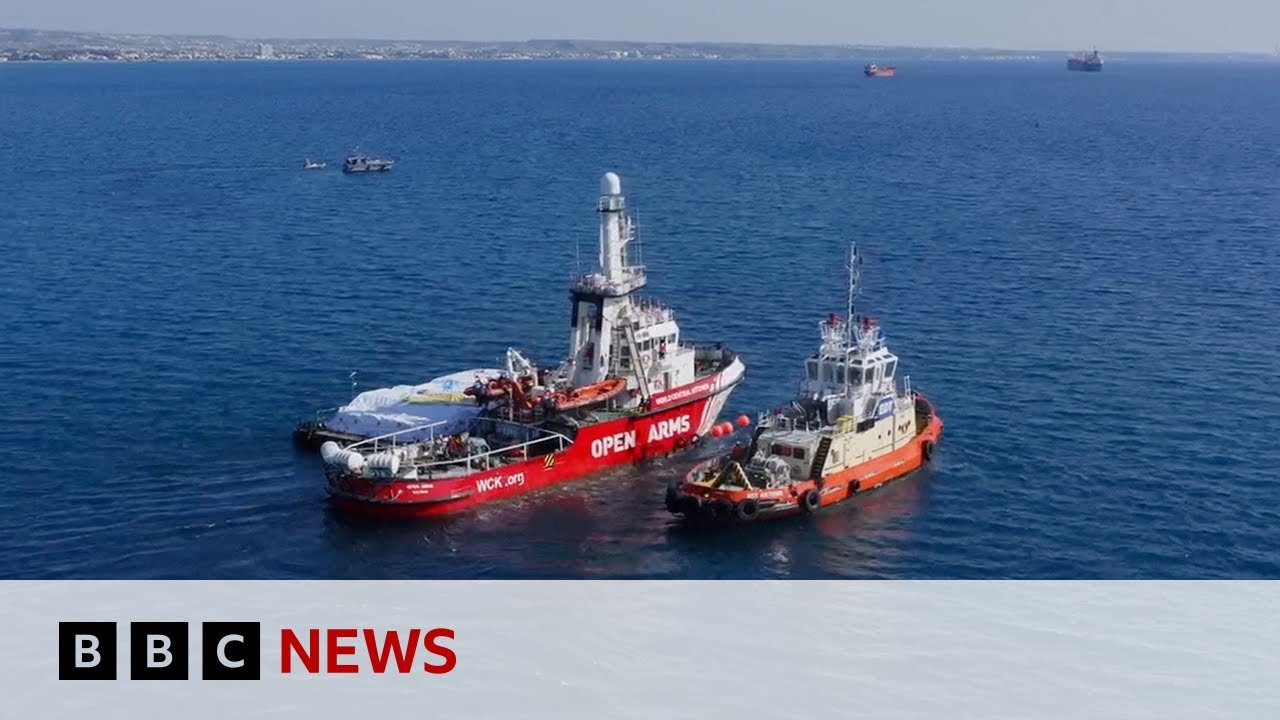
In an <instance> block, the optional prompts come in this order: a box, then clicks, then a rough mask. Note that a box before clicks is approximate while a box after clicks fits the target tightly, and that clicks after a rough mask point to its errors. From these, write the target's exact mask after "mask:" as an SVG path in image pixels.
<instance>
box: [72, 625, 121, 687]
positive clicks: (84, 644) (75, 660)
mask: <svg viewBox="0 0 1280 720" xmlns="http://www.w3.org/2000/svg"><path fill="white" fill-rule="evenodd" d="M58 679H59V680H115V679H116V624H115V623H114V622H60V623H58Z"/></svg>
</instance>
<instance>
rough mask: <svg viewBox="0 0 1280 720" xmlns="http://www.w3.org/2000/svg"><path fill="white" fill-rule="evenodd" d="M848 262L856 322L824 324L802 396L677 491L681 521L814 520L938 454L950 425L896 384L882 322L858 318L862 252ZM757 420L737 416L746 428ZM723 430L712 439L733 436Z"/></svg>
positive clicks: (673, 507)
mask: <svg viewBox="0 0 1280 720" xmlns="http://www.w3.org/2000/svg"><path fill="white" fill-rule="evenodd" d="M850 260H851V262H850V268H851V270H850V282H849V316H848V317H849V318H850V319H849V320H846V319H845V318H841V317H839V316H837V315H836V314H834V313H832V314H831V315H830V316H829V317H828V318H827V320H825V321H824V322H822V323H820V324H819V329H820V331H821V334H822V346H821V348H820V349H819V351H818V352H817V353H816V354H814V355H813V356H812V357H810V358H808V359H807V360H805V374H804V380H803V381H802V383H801V392H800V395H799V397H798V398H796V399H795V400H794V401H793V402H792V403H791V405H790V406H789V407H787V408H781V409H775V410H773V411H772V412H767V413H761V415H760V417H759V420H758V422H757V425H756V430H755V434H754V437H753V438H752V440H751V442H750V444H748V445H743V444H741V443H738V444H735V446H734V447H733V449H731V450H729V451H728V452H725V453H723V454H721V455H719V456H718V457H713V458H710V459H708V460H705V461H703V462H700V463H698V464H697V465H695V466H694V467H693V468H692V469H690V470H689V472H688V473H687V474H686V475H685V477H684V479H683V481H677V482H676V483H673V484H672V485H670V486H669V487H668V488H667V494H666V507H667V510H668V511H669V512H671V513H672V514H673V515H676V516H678V517H680V518H682V519H683V520H684V521H685V522H687V523H691V524H695V523H706V522H718V521H723V522H730V523H733V522H747V521H753V520H757V519H764V518H777V517H785V516H789V515H801V514H812V513H814V512H817V511H818V509H819V508H822V507H825V506H827V505H834V504H836V503H838V502H841V501H843V500H847V499H849V498H851V497H853V496H854V495H855V494H857V493H860V492H866V491H868V490H871V489H873V488H876V487H879V486H881V485H883V484H884V483H886V482H889V481H890V480H893V479H895V478H899V477H902V476H904V475H907V474H909V473H912V472H914V471H915V470H917V469H919V468H920V467H921V466H923V465H924V464H925V463H927V462H929V461H930V459H931V458H932V457H933V452H934V446H935V445H936V444H937V442H938V439H939V437H940V436H941V434H942V420H941V418H939V417H938V414H937V412H935V411H934V408H933V405H932V404H931V403H930V402H929V401H928V400H927V399H925V397H924V396H923V395H921V394H919V393H916V392H913V391H912V390H911V382H910V379H909V378H904V381H903V384H902V387H901V388H899V387H898V383H897V382H896V381H895V379H894V373H895V371H896V370H897V367H898V357H897V356H896V355H894V354H893V353H891V352H889V349H888V348H887V347H886V346H885V343H884V338H883V336H882V335H881V334H880V328H879V325H878V323H877V322H876V321H875V320H874V319H873V318H870V317H862V318H859V319H854V318H855V316H854V313H853V298H854V296H855V295H856V294H857V267H858V256H857V251H856V249H855V250H854V251H853V252H851V253H850ZM749 423H750V418H748V417H746V416H743V417H742V418H739V425H743V426H745V425H747V424H749ZM724 425H727V423H722V424H721V425H717V426H716V430H714V431H713V434H714V435H717V436H720V435H724V434H726V432H733V427H732V425H729V427H728V428H725V427H723V426H724Z"/></svg>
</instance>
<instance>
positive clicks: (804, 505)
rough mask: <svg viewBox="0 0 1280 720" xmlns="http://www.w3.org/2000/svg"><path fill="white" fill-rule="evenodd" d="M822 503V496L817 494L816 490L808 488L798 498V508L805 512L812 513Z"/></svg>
mask: <svg viewBox="0 0 1280 720" xmlns="http://www.w3.org/2000/svg"><path fill="white" fill-rule="evenodd" d="M821 504H822V498H821V497H820V496H819V495H818V491H817V490H814V489H813V488H809V490H808V491H806V492H805V494H804V495H803V496H802V497H801V498H800V509H801V510H804V511H805V512H806V513H812V512H814V511H815V510H817V509H818V506H819V505H821Z"/></svg>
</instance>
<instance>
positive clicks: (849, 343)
mask: <svg viewBox="0 0 1280 720" xmlns="http://www.w3.org/2000/svg"><path fill="white" fill-rule="evenodd" d="M861 265H862V258H861V257H860V256H859V255H858V243H856V242H852V243H849V314H848V316H847V317H846V319H845V331H846V332H847V333H848V338H847V340H846V347H850V348H851V347H853V326H854V321H853V300H854V298H856V297H857V296H858V292H859V288H858V280H859V270H858V268H859V267H860V266H861Z"/></svg>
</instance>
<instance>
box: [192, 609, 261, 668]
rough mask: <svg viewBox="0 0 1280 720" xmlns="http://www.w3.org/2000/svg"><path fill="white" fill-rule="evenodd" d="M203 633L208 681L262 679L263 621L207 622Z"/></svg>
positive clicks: (202, 653)
mask: <svg viewBox="0 0 1280 720" xmlns="http://www.w3.org/2000/svg"><path fill="white" fill-rule="evenodd" d="M201 635H202V638H201V639H202V640H203V647H202V649H201V650H200V659H201V663H202V665H203V669H204V679H205V680H261V679H262V623H256V622H207V623H204V625H203V628H202V630H201Z"/></svg>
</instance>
